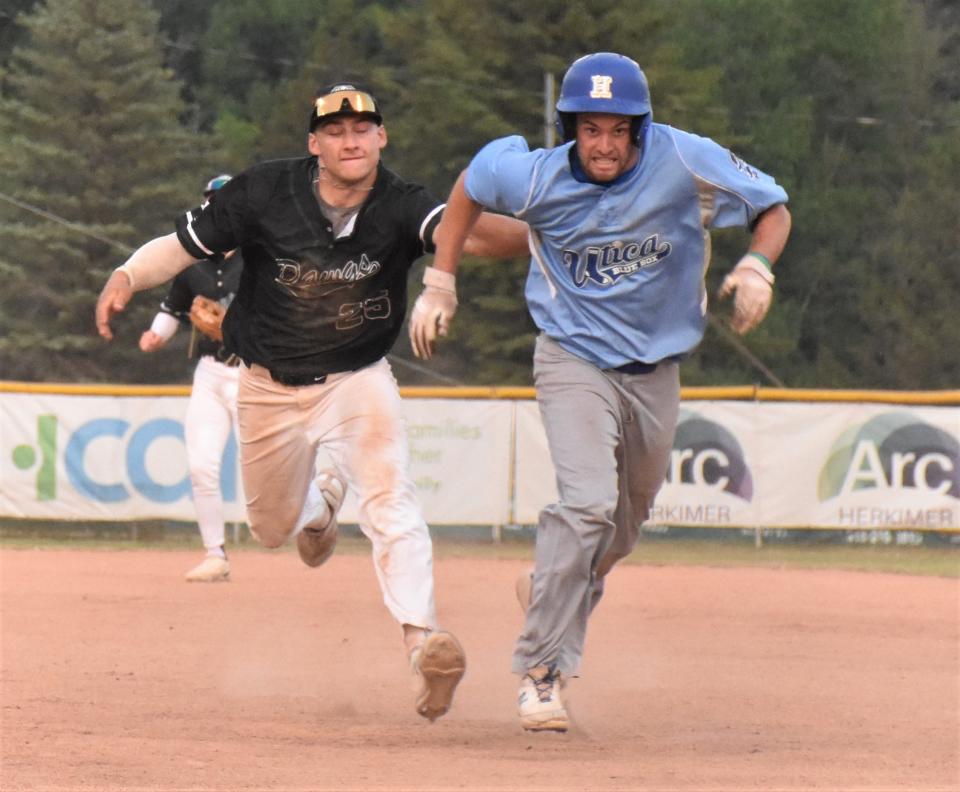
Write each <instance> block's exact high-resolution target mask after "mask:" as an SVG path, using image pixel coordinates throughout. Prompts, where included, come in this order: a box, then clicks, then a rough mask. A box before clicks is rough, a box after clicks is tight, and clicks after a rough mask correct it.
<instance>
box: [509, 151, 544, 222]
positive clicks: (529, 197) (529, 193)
mask: <svg viewBox="0 0 960 792" xmlns="http://www.w3.org/2000/svg"><path fill="white" fill-rule="evenodd" d="M542 165H543V162H542V161H538V162H537V164H536V165H535V166H534V169H533V173H532V174H530V189H529V190H528V191H527V200H526V201H524V203H523V208H522V209H521V210H520V211H519V212H517V213H516V214H515V215H514V217H517V218H519V217H521V216H522V215H523V213H524V212H526V211H527V209H529V208H530V202H531V201H532V200H533V188H534V187H535V186H536V184H537V178H538V177H539V176H540V167H541V166H542Z"/></svg>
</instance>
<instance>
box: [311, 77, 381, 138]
mask: <svg viewBox="0 0 960 792" xmlns="http://www.w3.org/2000/svg"><path fill="white" fill-rule="evenodd" d="M345 115H363V116H368V117H369V118H372V119H373V120H374V121H375V122H376V123H377V124H378V125H379V124H382V123H383V116H382V115H381V114H380V105H379V104H377V100H376V99H374V98H373V94H371V93H370V92H369V91H368V90H366V89H365V88H363V87H361V86H359V85H357V84H356V83H334V84H333V85H330V86H327V87H326V88H322V89H321V90H319V91H317V96H316V98H315V99H314V100H313V107H312V108H311V110H310V131H311V132H313V130H314V129H316V128H317V127H318V126H319V125H320V124H324V123H326V122H327V121H332V120H334V119H336V118H340V117H342V116H345Z"/></svg>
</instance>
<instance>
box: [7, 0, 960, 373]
mask: <svg viewBox="0 0 960 792" xmlns="http://www.w3.org/2000/svg"><path fill="white" fill-rule="evenodd" d="M6 5H7V7H8V8H9V11H8V12H7V13H6V14H5V15H0V64H2V70H0V103H2V105H3V107H2V110H3V112H2V113H0V173H3V179H2V187H0V378H3V379H25V380H34V381H114V382H183V381H187V379H188V376H189V373H190V371H191V368H192V366H191V365H190V364H189V363H188V362H187V361H186V359H185V348H186V337H187V335H188V333H185V332H181V333H180V334H179V335H180V336H181V338H180V341H179V343H174V344H173V345H172V348H170V349H167V350H164V351H162V352H160V353H156V354H155V355H151V356H146V355H143V354H142V353H140V352H139V350H138V349H137V344H136V341H137V338H138V337H139V333H140V332H141V331H142V330H143V329H145V328H146V327H147V326H149V323H150V320H151V318H152V316H153V314H154V312H155V311H156V308H157V306H158V304H159V300H160V299H161V298H162V296H163V293H164V290H163V289H162V288H161V289H157V290H154V291H153V292H150V293H147V294H138V295H137V296H136V297H135V299H134V303H133V306H132V307H131V309H130V310H129V311H128V313H127V314H126V315H124V316H123V317H122V318H121V320H120V321H119V323H118V327H117V330H118V334H117V340H116V341H114V343H113V344H111V345H110V346H109V347H106V346H104V344H103V343H102V342H101V341H100V340H99V339H98V338H97V337H96V334H95V332H94V329H93V322H92V310H93V303H94V301H95V298H96V294H97V292H98V291H99V288H100V286H101V285H102V283H103V282H104V280H105V279H106V277H107V275H108V273H109V271H110V270H111V269H113V268H114V267H116V266H117V265H118V264H120V263H122V261H123V260H124V259H125V258H126V255H127V253H128V251H129V250H130V249H131V248H133V247H135V246H136V245H138V244H140V243H141V242H143V241H145V240H147V239H149V238H151V237H153V236H157V235H160V234H164V233H169V232H170V231H171V230H172V227H173V226H172V222H173V218H174V217H175V216H176V215H177V214H178V213H179V212H181V211H182V210H183V209H185V208H188V207H190V206H193V205H196V204H197V203H198V202H199V194H200V191H201V189H202V185H203V183H204V181H205V180H206V179H207V178H209V177H210V176H212V175H215V174H217V173H220V172H222V171H228V172H236V171H239V170H241V169H243V168H245V167H246V166H248V165H249V164H251V163H253V162H256V161H259V160H263V159H267V158H273V157H281V156H299V155H302V154H304V153H305V141H306V132H307V129H306V125H307V118H308V114H309V105H310V100H311V99H312V97H313V93H314V90H315V89H316V88H317V87H318V86H320V85H324V84H326V83H329V82H332V81H334V80H338V79H357V80H362V81H363V82H364V83H366V84H367V85H369V86H370V88H371V89H372V90H373V92H374V93H375V94H376V95H377V97H378V99H379V100H380V101H381V103H382V105H383V108H384V114H385V122H386V127H387V131H388V134H389V145H388V148H387V149H386V151H385V154H384V160H385V163H386V164H387V165H388V166H389V167H391V168H393V169H395V170H397V171H398V172H399V173H401V174H403V175H404V176H405V177H407V178H410V179H413V180H416V181H419V182H421V183H423V184H425V185H426V186H428V187H429V188H430V189H431V190H432V191H433V192H434V193H435V194H436V195H437V196H438V197H441V198H442V197H445V195H446V193H447V192H448V190H449V188H450V186H451V185H452V183H453V181H454V179H455V178H456V176H457V174H458V173H459V172H460V170H461V169H462V168H464V167H465V166H466V165H467V164H468V163H469V161H470V157H471V156H472V155H473V154H474V153H475V152H476V151H477V150H478V149H479V148H480V147H481V146H482V145H483V144H484V143H485V142H487V141H488V140H490V139H492V138H494V137H498V136H501V135H506V134H521V135H524V136H525V137H526V138H527V139H528V140H529V141H530V143H531V146H532V147H535V146H539V145H544V141H545V129H544V119H545V113H544V107H545V104H551V103H552V101H553V97H550V96H547V95H546V93H547V91H548V88H547V86H548V85H549V79H550V77H552V78H553V79H554V81H555V82H554V84H555V85H557V86H558V85H559V81H560V79H561V78H562V75H563V72H564V70H565V68H566V66H567V65H568V64H569V63H570V62H571V61H572V60H573V59H574V58H576V57H579V56H580V55H582V54H585V53H588V52H593V51H598V50H609V51H616V52H623V53H625V54H628V55H630V56H632V57H633V58H635V59H636V60H637V61H638V62H639V63H640V65H641V66H642V67H643V68H644V71H645V72H646V74H647V77H648V79H649V81H650V86H651V94H652V101H653V112H654V119H655V120H656V121H659V122H662V123H668V124H671V125H674V126H677V127H680V128H683V129H686V130H689V131H692V132H696V133H698V134H702V135H707V136H710V137H712V138H714V139H715V140H717V141H718V142H720V143H722V144H723V145H725V146H727V147H729V148H731V150H733V151H735V152H736V153H737V154H738V155H739V156H741V157H742V158H743V159H745V160H747V161H748V162H750V163H751V164H753V165H755V166H757V167H759V168H761V169H762V170H765V171H767V172H768V173H771V174H772V175H774V176H775V177H776V178H777V180H778V181H779V182H780V183H781V184H783V185H784V187H785V188H786V189H787V192H788V193H789V194H790V209H791V212H792V214H793V219H794V231H793V235H792V237H791V240H790V243H789V245H788V247H787V250H786V252H785V253H784V256H783V258H782V259H781V261H780V263H779V264H778V266H777V268H776V274H777V283H776V287H775V301H774V305H773V308H772V310H771V313H770V315H769V316H768V318H767V320H766V322H765V323H764V324H763V325H761V327H760V328H759V329H758V330H757V331H755V332H754V333H752V334H751V335H749V336H747V337H746V338H745V339H737V338H735V337H733V335H732V334H731V333H730V331H729V330H727V329H726V327H725V323H724V319H725V316H726V312H727V311H728V310H729V309H728V307H727V306H724V305H718V304H716V302H713V303H712V305H711V319H712V321H711V323H710V325H709V328H708V332H707V335H706V338H705V340H704V343H703V344H702V345H701V347H700V348H699V350H698V351H697V352H696V353H695V354H694V355H693V356H692V357H691V358H690V359H689V360H687V361H685V363H684V364H683V367H682V376H683V381H684V383H685V384H688V385H701V384H743V383H753V382H759V383H761V384H770V383H771V382H782V383H785V384H786V385H788V386H793V387H825V388H838V387H855V388H897V389H919V388H924V389H939V388H956V387H958V384H960V355H958V354H957V352H956V350H957V349H958V348H960V327H958V323H957V322H956V321H955V319H954V317H955V316H956V315H957V306H958V305H960V253H958V251H960V215H958V210H957V207H958V206H960V6H958V5H957V4H956V3H955V2H952V0H634V1H633V2H623V0H619V1H617V2H614V1H613V0H592V1H591V2H576V1H574V2H570V0H533V1H532V2H528V3H524V4H517V3H515V2H512V1H511V2H507V1H506V0H487V1H486V2H476V3H469V4H464V3H461V2H459V1H458V0H422V2H418V3H407V2H401V1H400V0H393V1H390V0H381V2H369V1H365V0H319V1H318V0H311V2H306V1H304V2H301V1H300V0H208V2H205V3H194V2H187V0H153V2H147V0H46V1H45V2H38V0H8V2H7V3H6ZM746 241H747V237H746V236H745V234H744V233H743V232H741V231H723V232H719V233H715V234H714V246H713V250H714V253H713V264H712V266H711V268H710V270H709V272H708V273H707V285H708V290H709V292H710V294H711V295H713V294H715V292H716V289H717V287H718V286H719V282H720V280H721V279H722V277H723V275H724V274H725V273H726V271H728V270H729V268H730V267H731V266H732V265H733V264H734V263H735V262H736V260H737V259H738V258H739V255H740V253H741V252H742V250H743V249H744V246H745V244H746ZM526 269H527V262H526V261H525V260H515V261H481V260H469V261H467V262H466V263H465V265H464V267H463V268H462V270H461V272H462V276H461V278H460V282H461V286H460V292H461V308H460V312H459V314H458V317H457V321H456V322H455V325H454V330H453V333H452V336H451V338H450V340H449V341H448V342H447V343H445V344H444V346H443V347H442V349H441V354H440V355H439V357H438V358H435V359H434V361H431V363H430V364H429V366H427V367H421V366H417V365H416V364H414V363H413V359H412V355H411V353H410V350H409V348H408V347H407V346H406V342H405V340H401V342H400V344H399V345H398V346H397V348H396V350H395V354H394V356H393V359H394V363H395V366H394V367H395V370H396V372H397V375H398V378H399V379H400V381H401V382H402V383H404V384H427V383H439V382H461V383H467V384H528V383H529V382H530V356H531V350H532V342H533V337H534V328H533V326H532V323H531V322H530V319H529V317H528V315H527V312H526V308H525V306H524V304H523V296H522V294H523V281H524V277H525V272H526ZM418 282H419V278H418V277H417V276H416V273H415V274H414V276H413V277H412V278H411V298H412V297H414V296H415V295H416V293H418V291H419V285H418Z"/></svg>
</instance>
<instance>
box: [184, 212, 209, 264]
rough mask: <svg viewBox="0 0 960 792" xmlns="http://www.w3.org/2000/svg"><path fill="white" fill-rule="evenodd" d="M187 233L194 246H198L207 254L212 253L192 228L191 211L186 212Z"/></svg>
mask: <svg viewBox="0 0 960 792" xmlns="http://www.w3.org/2000/svg"><path fill="white" fill-rule="evenodd" d="M187 233H188V234H190V239H192V240H193V241H194V243H195V244H196V246H197V247H198V248H200V250H202V251H203V252H204V253H206V254H207V255H208V256H212V255H214V253H213V251H212V250H209V249H207V247H206V245H204V244H203V242H201V241H200V238H199V237H198V236H197V233H196V231H194V230H193V212H187Z"/></svg>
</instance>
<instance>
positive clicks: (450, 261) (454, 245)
mask: <svg viewBox="0 0 960 792" xmlns="http://www.w3.org/2000/svg"><path fill="white" fill-rule="evenodd" d="M465 176H466V171H464V172H463V173H461V174H460V177H459V178H458V179H457V182H456V184H454V185H453V189H452V190H451V191H450V198H449V199H448V200H447V206H446V208H445V209H444V210H443V219H442V220H441V221H440V225H439V226H438V227H437V230H436V231H435V232H434V239H435V241H436V247H437V251H436V253H435V254H434V257H433V267H434V269H437V270H440V271H442V272H449V273H451V274H453V273H456V271H457V266H458V264H459V263H460V256H461V255H462V254H463V252H464V250H465V249H466V251H467V252H468V253H471V254H472V253H474V251H473V250H472V249H471V248H470V246H468V245H467V241H468V238H469V237H470V236H471V231H472V229H473V227H474V225H475V224H476V222H477V220H478V219H479V218H480V215H481V213H482V210H483V209H482V207H481V206H480V204H478V203H476V202H475V201H473V200H471V199H470V197H469V196H468V195H467V193H466V190H464V188H463V182H464V179H465ZM483 255H486V254H483Z"/></svg>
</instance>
